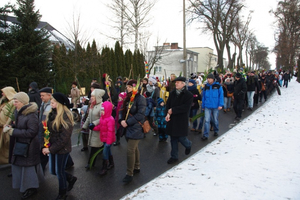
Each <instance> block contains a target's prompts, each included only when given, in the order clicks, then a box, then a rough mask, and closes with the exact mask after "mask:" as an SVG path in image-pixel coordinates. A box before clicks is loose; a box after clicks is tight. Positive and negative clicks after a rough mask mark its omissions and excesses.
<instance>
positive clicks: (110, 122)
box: [93, 101, 116, 175]
mask: <svg viewBox="0 0 300 200" xmlns="http://www.w3.org/2000/svg"><path fill="white" fill-rule="evenodd" d="M112 109H113V104H112V103H110V102H109V101H105V102H104V103H103V104H102V107H101V111H100V112H101V117H100V122H99V124H98V125H97V126H95V127H94V129H93V130H94V131H100V140H101V142H103V145H104V149H103V166H102V169H101V171H100V173H99V174H100V175H105V174H106V173H107V170H109V169H111V168H113V167H114V159H113V156H112V154H111V150H110V147H111V145H112V143H113V142H114V141H115V140H116V136H115V120H114V118H113V117H112V116H111V114H112Z"/></svg>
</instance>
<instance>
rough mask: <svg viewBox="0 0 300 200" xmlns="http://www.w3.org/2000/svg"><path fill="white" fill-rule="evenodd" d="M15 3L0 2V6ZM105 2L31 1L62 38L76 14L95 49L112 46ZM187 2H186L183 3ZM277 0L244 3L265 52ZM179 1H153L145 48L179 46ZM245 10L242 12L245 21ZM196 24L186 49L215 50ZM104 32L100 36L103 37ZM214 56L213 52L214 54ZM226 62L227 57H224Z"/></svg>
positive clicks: (272, 60)
mask: <svg viewBox="0 0 300 200" xmlns="http://www.w3.org/2000/svg"><path fill="white" fill-rule="evenodd" d="M8 2H11V3H12V4H14V3H15V2H16V1H15V0H0V6H3V5H4V4H6V3H8ZM107 2H110V1H107V0H88V1H84V0H35V5H36V9H39V11H40V14H41V15H42V21H46V22H48V23H49V24H51V25H52V26H53V27H55V28H56V29H58V30H59V31H60V32H62V33H63V34H65V35H68V33H69V32H70V28H69V25H68V24H72V20H73V18H74V17H73V16H75V18H77V16H78V14H80V23H81V25H80V26H81V29H82V33H83V34H82V35H84V36H85V38H89V39H90V40H92V39H96V42H97V44H98V45H99V47H102V46H104V45H109V46H112V45H114V44H115V41H112V40H109V39H108V38H107V36H105V34H106V35H114V34H115V31H114V30H112V29H111V28H110V27H109V24H112V22H111V21H110V19H111V18H112V17H113V15H112V12H111V11H110V10H109V9H108V8H107V7H106V6H105V4H106V3H107ZM186 2H187V1H186ZM277 2H278V0H245V3H244V4H245V6H246V7H247V8H248V9H249V10H253V11H254V13H253V14H252V21H251V24H250V27H251V29H252V30H253V31H254V32H255V35H256V36H257V39H258V41H259V42H261V43H263V44H264V45H265V46H267V47H269V49H273V48H274V43H275V40H274V30H275V27H274V25H273V24H274V21H275V19H274V17H273V16H272V15H271V14H269V10H271V9H275V8H276V6H277ZM182 6H183V1H182V0H157V3H156V5H155V6H154V8H153V10H152V12H151V14H150V15H151V23H150V24H149V27H148V28H147V31H149V32H150V33H151V37H150V40H149V43H148V49H149V50H150V49H152V47H153V46H154V45H155V44H156V41H157V39H159V41H160V43H161V44H162V43H163V42H165V41H167V42H170V43H173V42H175V43H176V42H177V43H178V44H179V46H180V47H182V46H183V30H182ZM248 12H249V11H244V13H243V14H244V16H245V18H246V17H247V16H248ZM197 27H198V24H195V25H192V26H188V27H187V38H186V42H187V47H210V48H213V49H215V47H214V43H213V40H212V37H211V36H210V35H204V34H202V33H201V31H199V30H197ZM103 33H104V34H103ZM214 53H215V54H216V51H214ZM224 57H225V58H226V59H227V55H226V54H224ZM269 58H270V63H271V64H272V65H273V66H272V67H273V68H274V67H275V56H274V55H272V56H271V55H270V56H269Z"/></svg>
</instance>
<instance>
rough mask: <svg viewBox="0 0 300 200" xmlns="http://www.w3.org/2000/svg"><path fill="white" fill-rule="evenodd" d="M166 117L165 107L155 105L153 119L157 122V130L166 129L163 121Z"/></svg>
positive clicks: (165, 123) (165, 122)
mask: <svg viewBox="0 0 300 200" xmlns="http://www.w3.org/2000/svg"><path fill="white" fill-rule="evenodd" d="M166 115H167V110H166V106H165V105H164V106H161V105H157V107H156V111H155V119H156V121H157V128H166V127H167V121H166V119H165V117H166Z"/></svg>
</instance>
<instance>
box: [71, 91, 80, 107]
mask: <svg viewBox="0 0 300 200" xmlns="http://www.w3.org/2000/svg"><path fill="white" fill-rule="evenodd" d="M70 96H71V99H72V100H71V101H72V103H73V106H75V107H76V104H78V103H80V90H79V89H78V88H77V87H75V88H72V89H71V94H70Z"/></svg>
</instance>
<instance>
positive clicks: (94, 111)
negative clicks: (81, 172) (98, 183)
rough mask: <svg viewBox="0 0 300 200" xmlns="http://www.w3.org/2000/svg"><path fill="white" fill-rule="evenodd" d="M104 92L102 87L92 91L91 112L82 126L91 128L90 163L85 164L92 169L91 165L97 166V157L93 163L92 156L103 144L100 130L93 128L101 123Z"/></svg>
mask: <svg viewBox="0 0 300 200" xmlns="http://www.w3.org/2000/svg"><path fill="white" fill-rule="evenodd" d="M104 94H105V91H104V90H102V89H94V91H93V92H92V93H91V106H90V110H89V114H88V117H87V119H86V121H85V122H84V124H83V126H82V128H84V129H90V133H89V140H88V145H89V146H90V147H91V151H90V156H89V160H88V164H87V165H86V166H85V168H86V169H90V167H93V166H95V162H96V158H95V159H94V161H93V163H91V158H92V157H93V155H94V154H95V153H96V152H97V151H98V150H99V149H100V148H101V147H102V146H103V143H102V142H101V141H100V133H99V131H93V129H94V127H95V126H96V125H98V124H99V119H100V110H101V106H102V97H103V95H104Z"/></svg>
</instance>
